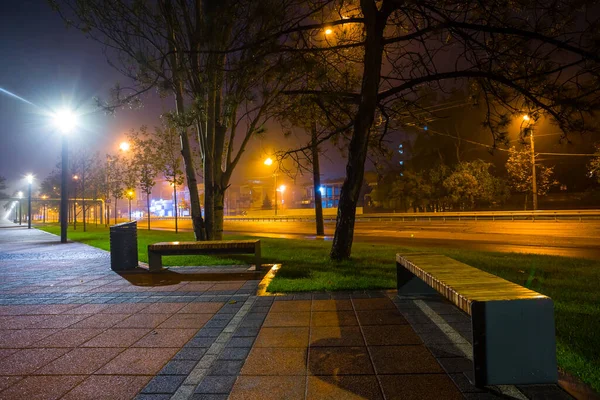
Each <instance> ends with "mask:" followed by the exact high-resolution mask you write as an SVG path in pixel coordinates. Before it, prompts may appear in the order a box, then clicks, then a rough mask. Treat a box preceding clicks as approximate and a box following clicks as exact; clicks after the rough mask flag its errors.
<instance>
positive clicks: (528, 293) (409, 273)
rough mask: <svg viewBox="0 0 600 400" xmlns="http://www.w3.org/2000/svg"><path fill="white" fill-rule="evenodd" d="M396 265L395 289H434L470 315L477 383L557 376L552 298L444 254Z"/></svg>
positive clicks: (404, 258) (399, 259) (409, 257)
mask: <svg viewBox="0 0 600 400" xmlns="http://www.w3.org/2000/svg"><path fill="white" fill-rule="evenodd" d="M396 266H397V276H398V294H400V295H402V294H412V295H415V294H427V293H436V292H437V293H440V294H441V295H442V296H444V297H446V298H447V299H448V300H450V301H451V302H452V303H454V304H455V305H456V306H458V307H459V308H460V309H461V310H463V311H464V312H466V313H467V314H469V315H470V316H471V325H472V328H473V368H474V371H473V372H474V377H475V382H474V383H475V384H476V385H477V386H484V385H501V384H536V383H539V384H541V383H556V382H557V380H558V371H557V365H556V338H555V330H554V308H553V302H552V299H550V298H549V297H547V296H544V295H542V294H540V293H536V292H534V291H533V290H529V289H527V288H524V287H522V286H520V285H517V284H515V283H512V282H509V281H507V280H504V279H502V278H499V277H497V276H495V275H492V274H489V273H487V272H484V271H481V270H479V269H477V268H473V267H471V266H469V265H467V264H463V263H461V262H458V261H456V260H453V259H452V258H449V257H446V256H442V255H437V254H430V253H429V254H426V253H414V254H404V255H401V254H397V255H396Z"/></svg>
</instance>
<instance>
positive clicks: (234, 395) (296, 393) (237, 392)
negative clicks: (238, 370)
mask: <svg viewBox="0 0 600 400" xmlns="http://www.w3.org/2000/svg"><path fill="white" fill-rule="evenodd" d="M305 386H306V377H305V376H240V377H239V378H238V379H237V380H236V382H235V384H234V386H233V389H232V391H231V394H230V395H229V399H230V400H304V393H305Z"/></svg>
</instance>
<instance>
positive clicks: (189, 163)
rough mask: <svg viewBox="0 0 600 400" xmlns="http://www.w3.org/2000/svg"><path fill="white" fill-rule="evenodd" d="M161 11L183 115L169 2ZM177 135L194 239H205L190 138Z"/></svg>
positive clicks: (177, 101) (182, 131) (181, 131)
mask: <svg viewBox="0 0 600 400" xmlns="http://www.w3.org/2000/svg"><path fill="white" fill-rule="evenodd" d="M162 5H163V11H164V14H165V20H166V22H167V24H168V26H169V34H170V35H171V36H172V41H171V42H169V50H171V54H170V57H171V66H172V67H173V75H172V79H173V92H174V94H175V109H176V112H177V114H178V115H183V114H184V112H185V107H184V101H183V84H182V82H181V79H180V77H179V69H180V68H181V69H183V65H182V64H183V63H182V62H181V54H179V53H178V52H177V50H178V49H177V47H176V43H177V40H176V39H175V29H174V28H173V26H174V25H175V24H174V23H173V14H172V12H173V11H172V8H171V6H170V3H169V2H163V4H162ZM179 137H180V139H181V155H182V157H183V164H184V166H185V176H186V179H187V186H188V190H189V192H190V208H191V212H192V227H193V229H194V237H195V238H196V240H206V231H205V226H204V219H203V218H202V208H201V206H200V196H199V195H198V182H197V180H196V171H195V168H194V163H193V160H192V150H191V148H190V140H189V137H188V132H187V128H182V127H180V128H179Z"/></svg>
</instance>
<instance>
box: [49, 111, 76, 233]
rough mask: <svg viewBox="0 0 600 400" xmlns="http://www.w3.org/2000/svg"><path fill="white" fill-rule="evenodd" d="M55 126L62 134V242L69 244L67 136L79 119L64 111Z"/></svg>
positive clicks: (59, 114) (58, 116)
mask: <svg viewBox="0 0 600 400" xmlns="http://www.w3.org/2000/svg"><path fill="white" fill-rule="evenodd" d="M54 125H55V126H56V127H57V128H58V130H59V131H60V132H61V133H62V152H61V153H62V154H61V161H62V163H61V169H62V174H61V187H60V242H61V243H67V224H68V223H69V222H68V220H67V218H68V212H69V211H68V210H69V199H68V195H69V191H68V184H69V183H68V181H69V180H68V176H69V175H68V172H69V171H68V169H69V144H68V141H67V136H68V135H69V134H70V133H71V132H72V131H73V130H74V129H75V127H76V126H77V117H76V116H75V114H74V113H73V112H72V111H71V110H68V109H62V110H60V111H58V112H56V113H55V114H54Z"/></svg>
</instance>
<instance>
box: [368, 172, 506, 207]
mask: <svg viewBox="0 0 600 400" xmlns="http://www.w3.org/2000/svg"><path fill="white" fill-rule="evenodd" d="M490 167H491V164H489V163H486V162H484V161H481V160H475V161H470V162H461V163H458V164H457V165H456V166H455V167H454V168H450V167H449V166H447V165H445V164H442V163H439V164H437V165H436V166H434V167H432V168H429V169H424V170H422V171H415V170H412V169H408V170H406V171H404V172H403V174H402V175H401V174H400V173H399V172H397V171H389V172H388V173H387V174H385V175H384V176H383V177H382V178H381V179H380V182H378V184H377V187H376V188H375V190H373V192H372V194H371V199H372V200H373V201H374V202H376V204H384V205H387V206H388V207H389V205H390V204H393V207H394V208H395V209H396V208H397V209H401V210H403V211H407V210H408V209H409V208H412V209H413V210H414V211H415V212H417V211H444V210H446V209H448V208H450V207H451V206H453V207H454V209H460V210H468V209H473V208H477V207H491V206H496V205H499V204H502V203H504V202H505V201H506V200H507V199H508V197H509V195H510V193H509V192H508V188H507V185H506V183H505V181H504V180H503V179H501V178H498V177H495V176H493V175H492V174H491V173H490ZM392 199H394V200H395V202H393V201H391V200H392Z"/></svg>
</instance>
